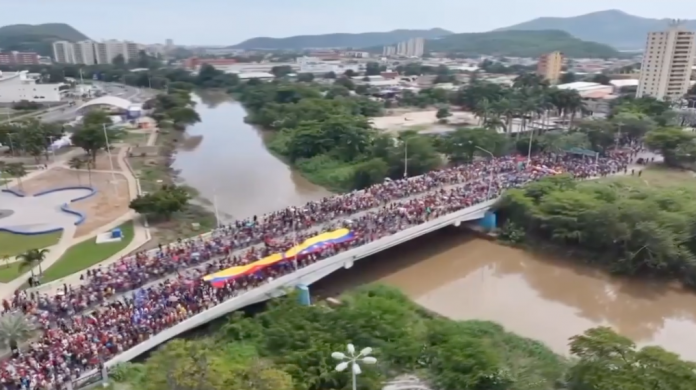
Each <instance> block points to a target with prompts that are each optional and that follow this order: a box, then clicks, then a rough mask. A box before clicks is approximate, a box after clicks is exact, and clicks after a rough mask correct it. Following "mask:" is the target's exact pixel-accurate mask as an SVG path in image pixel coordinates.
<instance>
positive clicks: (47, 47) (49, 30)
mask: <svg viewBox="0 0 696 390" xmlns="http://www.w3.org/2000/svg"><path fill="white" fill-rule="evenodd" d="M84 39H89V38H87V36H86V35H85V34H83V33H81V32H79V31H77V30H76V29H74V28H73V27H72V26H70V25H68V24H64V23H46V24H37V25H31V24H13V25H10V26H4V27H0V50H5V51H10V50H17V51H35V52H37V53H39V54H41V55H45V56H50V55H51V54H52V52H53V48H52V46H51V45H52V44H53V42H55V41H72V42H76V41H81V40H84Z"/></svg>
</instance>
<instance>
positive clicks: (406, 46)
mask: <svg viewBox="0 0 696 390" xmlns="http://www.w3.org/2000/svg"><path fill="white" fill-rule="evenodd" d="M424 52H425V39H423V38H411V39H409V40H408V41H404V42H400V43H399V44H398V45H397V47H396V53H395V54H396V55H398V56H400V57H422V56H423V53H424Z"/></svg>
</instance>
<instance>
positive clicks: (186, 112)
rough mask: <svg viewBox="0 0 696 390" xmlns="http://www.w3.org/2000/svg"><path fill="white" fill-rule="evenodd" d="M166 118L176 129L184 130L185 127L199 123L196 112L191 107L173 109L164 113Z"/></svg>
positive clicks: (199, 119) (199, 118)
mask: <svg viewBox="0 0 696 390" xmlns="http://www.w3.org/2000/svg"><path fill="white" fill-rule="evenodd" d="M165 115H166V117H167V118H169V119H170V120H171V121H172V123H173V125H174V127H175V128H177V129H182V130H183V129H185V128H186V126H190V125H193V124H195V123H198V122H200V121H201V117H200V115H198V112H196V110H194V109H193V108H191V107H174V108H171V109H169V110H167V111H166V113H165Z"/></svg>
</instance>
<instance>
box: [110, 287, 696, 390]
mask: <svg viewBox="0 0 696 390" xmlns="http://www.w3.org/2000/svg"><path fill="white" fill-rule="evenodd" d="M295 298H296V297H293V296H292V295H291V296H290V297H286V298H281V299H277V300H274V301H271V302H270V303H268V304H267V307H266V309H265V310H264V311H263V312H261V313H259V314H257V315H254V316H245V315H244V314H242V313H235V314H234V315H232V316H231V317H230V318H229V319H228V321H227V322H226V323H225V324H224V325H222V326H221V327H220V328H219V329H218V330H216V331H214V332H213V333H212V334H210V335H209V336H205V337H201V338H196V339H190V340H186V339H179V340H174V341H172V342H169V343H167V344H166V345H165V346H163V347H162V348H160V349H159V350H157V351H156V352H154V353H152V355H151V356H150V357H149V359H147V360H146V361H145V362H144V363H142V364H137V363H136V364H132V363H128V364H124V365H121V366H117V367H116V368H115V369H114V370H113V372H112V375H111V377H112V379H114V380H115V381H122V382H127V383H129V384H130V385H131V386H132V388H134V389H142V390H165V389H186V390H218V389H219V390H223V389H235V390H252V389H254V390H256V389H275V390H290V389H298V390H320V389H350V388H351V377H350V373H349V372H336V371H335V370H334V367H335V366H336V364H337V361H335V360H333V359H332V358H331V353H332V352H334V351H343V350H344V349H345V343H348V342H350V343H354V344H355V345H356V347H357V348H358V349H360V348H363V347H368V346H369V347H372V348H373V353H372V355H373V356H375V357H376V358H377V364H376V365H369V366H368V365H363V367H362V371H363V372H362V374H361V375H360V376H359V377H358V381H357V383H358V389H360V390H377V389H381V388H382V387H383V386H384V382H385V381H387V380H389V379H392V378H394V377H395V376H397V375H399V374H403V373H408V374H415V375H417V376H418V377H420V378H421V379H423V380H424V381H425V382H426V383H427V384H428V385H429V386H430V387H431V388H433V389H437V390H463V389H464V390H468V389H471V390H547V389H548V390H550V389H572V390H585V389H596V390H615V389H625V390H644V389H645V390H648V389H670V390H680V389H684V390H686V389H691V388H692V387H693V383H694V380H696V371H695V369H696V365H694V364H693V363H690V362H685V361H682V360H680V359H679V357H678V356H677V355H675V354H673V353H670V352H667V351H665V350H663V349H662V348H659V347H645V348H642V349H639V348H637V347H636V346H635V344H634V343H633V342H631V341H630V340H628V339H626V338H624V337H621V336H619V335H617V334H616V333H614V332H613V331H611V330H610V329H609V328H595V329H590V330H588V331H586V332H585V333H584V334H582V335H578V336H575V337H573V338H571V339H570V352H571V355H572V358H571V359H567V358H564V357H561V356H558V355H556V354H554V353H553V352H551V351H550V350H549V349H548V348H547V347H545V346H544V345H543V344H541V343H539V342H537V341H534V340H530V339H526V338H523V337H520V336H517V335H514V334H512V333H508V332H506V331H505V330H504V329H503V328H502V327H501V326H499V325H497V324H494V323H491V322H486V321H452V320H448V319H443V318H440V317H437V316H434V315H432V314H430V313H429V312H426V311H425V310H423V309H422V308H420V307H419V306H418V305H416V304H414V303H412V302H411V301H410V300H409V299H408V298H407V297H406V296H404V295H403V294H401V293H400V292H399V291H397V290H394V289H392V288H388V287H384V286H366V287H363V288H360V289H357V290H355V291H352V292H350V293H347V294H346V295H344V296H343V297H341V301H342V304H341V305H338V306H335V307H329V306H326V305H325V304H324V303H319V304H316V305H313V306H301V305H300V304H299V303H297V299H295Z"/></svg>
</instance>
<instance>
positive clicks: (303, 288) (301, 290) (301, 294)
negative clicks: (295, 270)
mask: <svg viewBox="0 0 696 390" xmlns="http://www.w3.org/2000/svg"><path fill="white" fill-rule="evenodd" d="M297 291H298V295H297V299H298V301H299V302H300V305H302V306H309V305H311V304H312V298H311V296H310V295H309V286H307V285H304V284H298V285H297Z"/></svg>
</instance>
